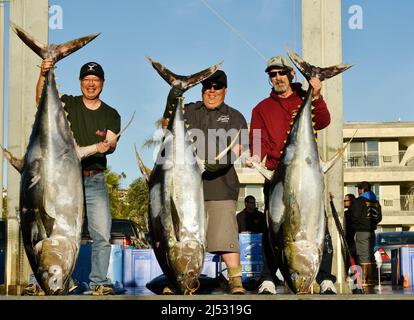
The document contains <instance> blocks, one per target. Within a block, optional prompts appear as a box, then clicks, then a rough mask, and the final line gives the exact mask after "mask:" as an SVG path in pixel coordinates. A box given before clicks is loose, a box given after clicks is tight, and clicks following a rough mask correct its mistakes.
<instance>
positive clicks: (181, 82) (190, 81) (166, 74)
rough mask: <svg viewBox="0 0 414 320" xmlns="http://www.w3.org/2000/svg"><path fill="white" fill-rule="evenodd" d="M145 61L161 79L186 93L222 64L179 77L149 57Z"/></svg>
mask: <svg viewBox="0 0 414 320" xmlns="http://www.w3.org/2000/svg"><path fill="white" fill-rule="evenodd" d="M147 59H148V61H149V62H150V63H151V65H152V67H153V68H154V69H155V70H156V71H157V72H158V74H159V75H160V76H161V78H163V79H164V80H165V81H166V82H167V83H168V84H169V85H170V86H177V87H179V88H180V89H182V90H183V91H187V90H188V89H190V88H192V87H194V86H195V85H196V84H199V83H200V82H202V81H204V80H205V79H207V78H208V77H209V76H211V75H212V74H213V73H214V72H216V71H217V70H218V69H219V68H220V66H221V65H222V63H223V62H220V63H218V64H215V65H214V66H211V67H210V68H207V69H204V70H202V71H200V72H197V73H194V74H192V75H189V76H180V75H177V74H175V73H173V72H171V71H170V70H168V69H167V68H166V67H164V66H163V65H162V64H161V63H159V62H157V61H154V60H152V59H151V58H150V57H147Z"/></svg>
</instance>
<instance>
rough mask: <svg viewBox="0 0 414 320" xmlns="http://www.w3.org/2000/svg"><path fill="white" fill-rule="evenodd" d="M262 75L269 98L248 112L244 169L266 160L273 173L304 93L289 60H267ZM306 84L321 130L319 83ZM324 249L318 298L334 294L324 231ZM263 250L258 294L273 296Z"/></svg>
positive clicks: (268, 253) (325, 119) (324, 118)
mask: <svg viewBox="0 0 414 320" xmlns="http://www.w3.org/2000/svg"><path fill="white" fill-rule="evenodd" d="M265 72H266V73H267V75H268V77H269V78H268V80H269V83H270V84H271V86H272V90H271V92H270V96H269V97H267V98H266V99H264V100H262V101H261V102H259V104H258V105H257V106H256V107H255V108H254V109H253V110H252V119H251V122H250V135H249V141H250V152H251V157H250V158H249V159H247V160H246V165H247V166H249V167H252V166H253V162H257V163H260V161H261V160H262V159H263V158H264V157H265V156H266V164H265V166H266V168H267V169H269V170H277V167H278V164H279V160H280V157H281V151H282V150H283V149H284V147H285V143H286V141H287V139H288V135H289V132H290V127H291V121H292V117H293V116H294V114H295V113H296V112H297V111H298V109H299V107H300V105H301V103H302V99H303V98H304V97H305V94H306V92H305V91H304V90H303V89H302V84H301V83H298V82H293V79H294V76H295V72H294V70H293V67H292V65H291V63H290V62H289V59H288V58H286V57H284V56H275V57H272V58H270V59H269V60H268V61H267V66H266V69H265ZM309 84H310V85H311V86H312V87H313V92H312V101H313V102H312V106H314V107H315V108H314V109H313V111H312V112H313V121H314V122H315V129H316V130H321V129H323V128H325V127H327V126H328V125H329V123H330V120H331V118H330V114H329V110H328V108H327V106H326V103H325V101H324V100H323V97H322V96H321V88H322V84H321V81H320V80H319V79H318V78H311V79H310V80H309ZM257 133H260V134H257ZM269 187H270V186H269V183H268V181H267V180H266V181H265V184H264V188H263V189H264V190H263V192H264V196H265V212H266V211H267V210H268V209H267V208H268V207H269V203H268V201H269V195H268V193H269ZM324 248H325V249H324V254H323V258H322V263H321V268H320V271H319V274H318V276H317V277H316V281H317V282H318V284H320V293H321V294H335V293H336V289H335V286H334V282H335V281H336V278H335V276H333V275H332V274H331V265H332V250H328V249H327V248H332V242H331V237H330V235H329V232H328V230H327V232H326V234H325V246H324ZM263 250H264V257H265V265H264V268H263V273H262V282H261V284H260V286H259V290H258V293H259V294H276V287H275V285H274V283H273V282H274V281H273V280H272V279H275V277H274V274H275V273H276V270H277V266H276V265H275V264H274V263H273V261H272V260H273V259H272V256H273V254H272V250H271V246H270V243H269V241H268V237H263ZM266 262H267V263H266ZM269 269H270V271H269ZM271 275H273V276H271ZM275 280H276V279H275Z"/></svg>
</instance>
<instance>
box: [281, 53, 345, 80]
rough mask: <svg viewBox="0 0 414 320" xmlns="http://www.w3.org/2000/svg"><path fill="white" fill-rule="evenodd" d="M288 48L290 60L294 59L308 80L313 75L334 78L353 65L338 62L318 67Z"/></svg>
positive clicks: (321, 77)
mask: <svg viewBox="0 0 414 320" xmlns="http://www.w3.org/2000/svg"><path fill="white" fill-rule="evenodd" d="M286 50H287V52H288V55H289V58H290V60H292V62H293V63H294V65H295V66H296V68H298V69H299V71H300V72H301V73H302V74H303V76H304V77H305V78H306V79H307V80H309V79H310V78H312V77H317V78H319V80H321V81H323V80H325V79H329V78H332V77H334V76H336V75H338V74H340V73H341V72H344V71H345V70H347V69H349V68H351V67H352V64H338V65H336V66H331V67H326V68H320V67H316V66H313V65H311V64H310V63H307V62H306V61H304V60H303V59H302V58H301V57H299V56H298V55H297V54H296V53H294V52H292V51H290V50H289V48H286Z"/></svg>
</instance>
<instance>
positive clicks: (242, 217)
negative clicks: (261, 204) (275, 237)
mask: <svg viewBox="0 0 414 320" xmlns="http://www.w3.org/2000/svg"><path fill="white" fill-rule="evenodd" d="M244 206H245V208H244V209H243V210H242V211H240V212H239V213H238V214H237V225H238V226H239V233H242V232H249V233H263V232H265V230H266V229H265V228H266V217H265V215H264V213H263V212H260V211H259V210H257V208H256V199H255V197H253V196H247V197H246V198H244Z"/></svg>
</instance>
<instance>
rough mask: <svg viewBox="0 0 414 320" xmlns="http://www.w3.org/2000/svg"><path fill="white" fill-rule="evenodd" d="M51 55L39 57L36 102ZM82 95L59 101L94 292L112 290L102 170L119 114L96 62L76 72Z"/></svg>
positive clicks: (108, 220)
mask: <svg viewBox="0 0 414 320" xmlns="http://www.w3.org/2000/svg"><path fill="white" fill-rule="evenodd" d="M53 65H54V61H53V60H52V59H45V60H43V61H42V65H41V71H40V75H39V80H38V83H37V87H36V102H37V103H38V102H39V97H40V95H41V93H42V88H43V83H44V80H45V76H46V74H47V72H48V71H49V70H50V69H51V68H52V67H53ZM79 80H80V87H81V91H82V95H81V96H76V97H74V96H70V95H63V96H62V97H61V101H62V103H63V104H64V108H65V110H66V111H67V113H68V120H69V122H70V125H71V129H72V132H73V135H74V138H75V141H76V144H77V152H78V155H79V158H80V159H82V162H81V164H82V175H83V187H84V196H85V209H86V216H87V219H88V229H89V234H90V236H91V238H92V240H93V243H92V261H91V264H92V266H91V273H90V275H89V286H90V288H91V289H92V294H93V295H108V294H114V291H113V288H112V287H111V283H110V280H109V279H108V278H107V273H108V267H109V258H110V254H111V243H110V237H111V224H112V216H111V212H110V208H109V195H108V189H107V187H106V182H105V176H104V170H105V169H106V162H107V161H106V155H107V154H110V153H112V152H114V151H115V148H116V144H117V137H116V135H117V133H119V131H120V126H121V117H120V116H119V114H118V112H117V111H116V110H115V109H113V108H111V107H110V106H108V105H107V104H106V103H105V102H103V101H102V100H100V98H99V97H100V94H101V92H102V89H103V85H104V81H105V77H104V71H103V69H102V67H101V66H100V65H99V64H98V63H96V62H88V63H86V64H84V65H83V66H82V68H81V70H80V74H79Z"/></svg>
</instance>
